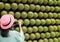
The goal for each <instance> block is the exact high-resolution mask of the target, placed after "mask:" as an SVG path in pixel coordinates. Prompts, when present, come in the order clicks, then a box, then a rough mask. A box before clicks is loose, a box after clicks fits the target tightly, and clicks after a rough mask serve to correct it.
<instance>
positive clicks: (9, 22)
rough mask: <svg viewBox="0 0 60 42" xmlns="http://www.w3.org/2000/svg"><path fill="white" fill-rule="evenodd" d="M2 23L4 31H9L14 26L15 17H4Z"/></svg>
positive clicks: (7, 15) (8, 15)
mask: <svg viewBox="0 0 60 42" xmlns="http://www.w3.org/2000/svg"><path fill="white" fill-rule="evenodd" d="M0 22H1V28H2V29H8V28H10V27H11V26H12V25H13V24H14V17H13V16H12V15H11V14H6V15H3V16H2V17H1V20H0Z"/></svg>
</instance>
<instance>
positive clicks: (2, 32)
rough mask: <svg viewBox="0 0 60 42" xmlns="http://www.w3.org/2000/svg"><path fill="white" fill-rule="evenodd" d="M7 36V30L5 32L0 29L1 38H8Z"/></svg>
mask: <svg viewBox="0 0 60 42" xmlns="http://www.w3.org/2000/svg"><path fill="white" fill-rule="evenodd" d="M8 35H9V29H6V30H4V29H1V36H2V37H8Z"/></svg>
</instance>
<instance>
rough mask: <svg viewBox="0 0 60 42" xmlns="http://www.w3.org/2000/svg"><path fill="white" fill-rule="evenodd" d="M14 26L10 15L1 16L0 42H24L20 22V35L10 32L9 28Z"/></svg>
mask: <svg viewBox="0 0 60 42" xmlns="http://www.w3.org/2000/svg"><path fill="white" fill-rule="evenodd" d="M13 24H14V17H13V16H12V15H10V14H7V15H3V16H2V17H1V19H0V27H1V31H0V42H24V34H23V30H22V27H21V22H20V21H18V24H19V27H20V33H19V32H17V31H14V30H13V31H12V30H10V28H11V27H12V26H13Z"/></svg>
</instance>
